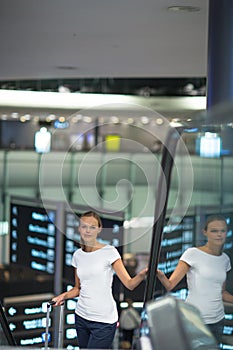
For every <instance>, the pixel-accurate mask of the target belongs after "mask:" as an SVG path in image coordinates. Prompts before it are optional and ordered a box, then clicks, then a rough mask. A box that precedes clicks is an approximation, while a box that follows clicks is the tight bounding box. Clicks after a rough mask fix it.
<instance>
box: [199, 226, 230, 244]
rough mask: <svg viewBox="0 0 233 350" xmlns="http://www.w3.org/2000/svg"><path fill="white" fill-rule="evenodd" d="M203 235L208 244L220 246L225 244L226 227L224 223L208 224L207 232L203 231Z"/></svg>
mask: <svg viewBox="0 0 233 350" xmlns="http://www.w3.org/2000/svg"><path fill="white" fill-rule="evenodd" d="M203 232H204V235H205V236H206V237H207V239H208V242H210V243H212V244H214V245H219V246H222V245H223V244H224V243H225V240H226V236H227V226H226V223H225V222H224V221H219V220H215V221H212V222H210V223H209V224H208V227H207V230H204V231H203Z"/></svg>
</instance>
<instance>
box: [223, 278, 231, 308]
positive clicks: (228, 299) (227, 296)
mask: <svg viewBox="0 0 233 350" xmlns="http://www.w3.org/2000/svg"><path fill="white" fill-rule="evenodd" d="M222 300H223V301H225V303H233V295H232V294H231V293H229V292H228V291H227V290H226V282H225V283H223V287H222Z"/></svg>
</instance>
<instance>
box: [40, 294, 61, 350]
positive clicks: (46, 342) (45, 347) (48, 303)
mask: <svg viewBox="0 0 233 350" xmlns="http://www.w3.org/2000/svg"><path fill="white" fill-rule="evenodd" d="M55 304H56V301H54V300H49V301H48V302H47V313H46V330H45V346H44V350H48V349H49V347H48V345H49V315H50V311H51V306H53V305H55ZM63 314H64V302H63V303H62V304H61V309H60V320H59V338H58V349H61V348H62V346H63Z"/></svg>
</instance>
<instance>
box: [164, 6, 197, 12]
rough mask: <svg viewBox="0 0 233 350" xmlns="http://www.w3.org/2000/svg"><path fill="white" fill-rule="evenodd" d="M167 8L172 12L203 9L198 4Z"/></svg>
mask: <svg viewBox="0 0 233 350" xmlns="http://www.w3.org/2000/svg"><path fill="white" fill-rule="evenodd" d="M167 10H168V11H172V12H179V11H184V12H198V11H200V10H201V8H200V7H197V6H169V7H168V8H167Z"/></svg>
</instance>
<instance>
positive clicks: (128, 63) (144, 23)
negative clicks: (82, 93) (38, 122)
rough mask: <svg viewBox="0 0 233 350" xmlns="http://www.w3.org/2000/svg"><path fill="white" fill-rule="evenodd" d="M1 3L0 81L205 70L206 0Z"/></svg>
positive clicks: (199, 74)
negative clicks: (179, 8)
mask: <svg viewBox="0 0 233 350" xmlns="http://www.w3.org/2000/svg"><path fill="white" fill-rule="evenodd" d="M0 5H1V12H0V37H1V55H0V80H8V79H11V80H12V79H13V80H14V79H20V80H24V79H52V78H65V77H66V78H111V77H112V78H139V77H140V78H145V77H147V78H174V77H176V78H184V77H188V78H189V77H198V78H199V77H205V76H206V64H207V20H208V19H207V18H208V15H207V13H208V1H207V0H188V1H187V0H179V1H178V0H177V1H175V0H144V1H141V0H118V1H109V0H49V1H47V0H40V1H38V0H20V1H15V0H1V1H0ZM175 5H179V6H184V8H183V9H181V10H180V11H177V10H175V11H171V10H170V11H169V10H168V8H169V7H171V6H175ZM187 6H191V8H189V7H187ZM197 10H199V11H197Z"/></svg>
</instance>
